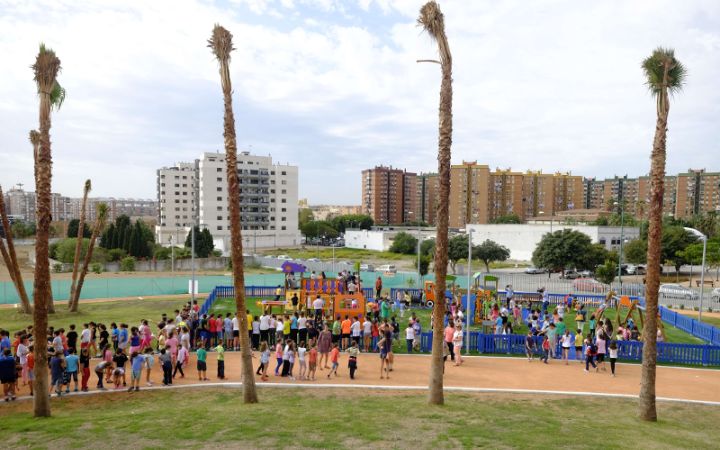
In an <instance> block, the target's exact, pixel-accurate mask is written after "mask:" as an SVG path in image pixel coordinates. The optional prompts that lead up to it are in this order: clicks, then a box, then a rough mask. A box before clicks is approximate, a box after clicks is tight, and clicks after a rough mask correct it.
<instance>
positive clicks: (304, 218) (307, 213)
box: [298, 208, 315, 228]
mask: <svg viewBox="0 0 720 450" xmlns="http://www.w3.org/2000/svg"><path fill="white" fill-rule="evenodd" d="M313 220H315V215H314V214H313V212H312V209H310V208H302V209H300V210H298V225H299V226H300V227H301V228H302V226H303V225H305V224H306V223H308V222H312V221H313Z"/></svg>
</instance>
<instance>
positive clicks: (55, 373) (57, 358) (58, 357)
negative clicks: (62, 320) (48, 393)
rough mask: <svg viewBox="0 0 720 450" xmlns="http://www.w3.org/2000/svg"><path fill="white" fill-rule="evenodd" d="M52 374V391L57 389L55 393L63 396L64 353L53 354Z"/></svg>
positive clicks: (51, 362) (51, 361)
mask: <svg viewBox="0 0 720 450" xmlns="http://www.w3.org/2000/svg"><path fill="white" fill-rule="evenodd" d="M56 333H57V332H56ZM50 374H51V375H52V381H51V383H50V389H53V388H55V393H56V394H57V396H58V397H60V395H61V394H62V385H63V376H64V374H65V358H64V357H63V353H62V351H59V352H58V351H56V352H54V353H53V356H52V358H51V359H50Z"/></svg>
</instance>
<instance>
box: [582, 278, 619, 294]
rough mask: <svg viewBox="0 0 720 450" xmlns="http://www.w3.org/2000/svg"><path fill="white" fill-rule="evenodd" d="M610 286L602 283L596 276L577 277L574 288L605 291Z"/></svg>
mask: <svg viewBox="0 0 720 450" xmlns="http://www.w3.org/2000/svg"><path fill="white" fill-rule="evenodd" d="M609 288H610V286H608V285H607V284H605V283H601V282H599V281H598V280H596V279H595V278H577V279H575V281H573V289H574V290H576V291H585V292H605V291H607V290H608V289H609Z"/></svg>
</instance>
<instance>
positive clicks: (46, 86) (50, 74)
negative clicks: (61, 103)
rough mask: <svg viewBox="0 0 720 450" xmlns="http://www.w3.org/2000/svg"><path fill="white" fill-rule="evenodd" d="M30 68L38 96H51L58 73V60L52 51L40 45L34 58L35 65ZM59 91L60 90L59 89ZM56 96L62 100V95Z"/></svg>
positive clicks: (59, 93) (58, 93)
mask: <svg viewBox="0 0 720 450" xmlns="http://www.w3.org/2000/svg"><path fill="white" fill-rule="evenodd" d="M31 68H32V69H33V71H34V72H35V82H36V83H37V87H38V94H47V95H50V96H52V95H53V91H54V90H56V89H57V87H56V86H55V84H56V83H57V81H56V78H57V75H58V73H59V72H60V58H58V57H57V56H56V55H55V52H54V51H53V50H51V49H49V48H47V47H45V44H42V43H41V44H40V51H39V52H38V55H37V57H36V58H35V64H33V65H32V66H31ZM58 86H59V85H58ZM59 89H61V90H62V88H61V87H60V88H59ZM61 94H62V95H61ZM56 95H61V97H62V98H61V99H64V93H61V92H57V93H56Z"/></svg>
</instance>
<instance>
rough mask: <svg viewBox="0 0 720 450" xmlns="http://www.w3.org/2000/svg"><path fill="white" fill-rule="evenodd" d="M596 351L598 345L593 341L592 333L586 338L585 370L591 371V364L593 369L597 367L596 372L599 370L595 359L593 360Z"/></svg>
mask: <svg viewBox="0 0 720 450" xmlns="http://www.w3.org/2000/svg"><path fill="white" fill-rule="evenodd" d="M591 320H592V319H591ZM591 329H592V328H591ZM595 353H597V347H595V344H593V342H592V335H590V334H588V336H587V338H585V372H590V366H591V365H592V366H593V369H595V372H597V370H598V368H597V366H596V365H595V361H593V358H595Z"/></svg>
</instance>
